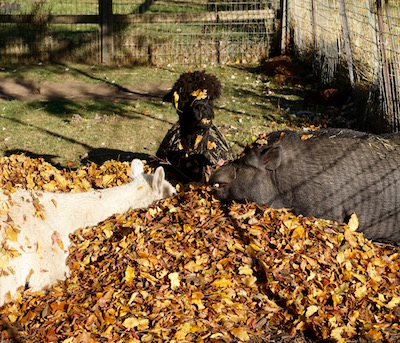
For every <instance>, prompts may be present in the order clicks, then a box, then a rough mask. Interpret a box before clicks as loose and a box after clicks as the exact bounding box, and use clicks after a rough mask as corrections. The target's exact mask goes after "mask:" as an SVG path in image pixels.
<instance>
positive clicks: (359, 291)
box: [354, 285, 368, 299]
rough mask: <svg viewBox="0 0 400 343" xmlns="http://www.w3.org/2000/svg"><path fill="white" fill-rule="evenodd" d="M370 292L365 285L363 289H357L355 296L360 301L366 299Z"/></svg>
mask: <svg viewBox="0 0 400 343" xmlns="http://www.w3.org/2000/svg"><path fill="white" fill-rule="evenodd" d="M367 293H368V291H367V286H366V285H363V286H361V287H358V288H356V291H355V293H354V294H355V296H356V298H358V299H360V298H364V297H365V296H366V295H367Z"/></svg>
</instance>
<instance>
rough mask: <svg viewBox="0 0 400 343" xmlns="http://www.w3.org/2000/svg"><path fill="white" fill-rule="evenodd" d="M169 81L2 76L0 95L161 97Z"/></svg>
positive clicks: (32, 98)
mask: <svg viewBox="0 0 400 343" xmlns="http://www.w3.org/2000/svg"><path fill="white" fill-rule="evenodd" d="M169 87H170V85H160V84H159V83H158V84H152V83H144V84H140V85H129V86H121V85H117V84H113V83H111V82H105V83H104V84H95V83H87V82H81V81H77V80H64V81H63V82H62V83H54V82H47V81H43V82H38V81H36V80H32V79H25V78H16V79H15V78H3V79H1V82H0V99H5V100H22V101H48V100H56V99H68V100H71V99H95V100H102V101H110V102H115V101H126V100H128V101H129V100H139V99H141V100H146V99H147V100H150V99H162V97H163V95H164V94H165V93H167V91H168V90H169Z"/></svg>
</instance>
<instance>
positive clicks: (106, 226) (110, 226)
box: [102, 222, 113, 239]
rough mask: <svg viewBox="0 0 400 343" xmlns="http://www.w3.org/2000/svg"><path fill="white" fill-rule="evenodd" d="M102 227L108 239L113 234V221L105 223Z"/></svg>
mask: <svg viewBox="0 0 400 343" xmlns="http://www.w3.org/2000/svg"><path fill="white" fill-rule="evenodd" d="M102 229H103V232H104V235H105V236H106V238H107V239H108V238H110V237H111V236H112V235H113V224H112V223H111V222H107V223H106V224H104V225H103V227H102Z"/></svg>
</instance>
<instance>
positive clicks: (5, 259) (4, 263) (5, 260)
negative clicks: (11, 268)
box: [0, 255, 10, 270]
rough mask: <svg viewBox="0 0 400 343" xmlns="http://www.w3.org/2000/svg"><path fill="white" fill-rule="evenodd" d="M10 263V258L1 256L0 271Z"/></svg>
mask: <svg viewBox="0 0 400 343" xmlns="http://www.w3.org/2000/svg"><path fill="white" fill-rule="evenodd" d="M9 263H10V258H9V257H8V256H7V255H3V256H1V257H0V270H1V269H4V268H6V267H7V266H8V264H9Z"/></svg>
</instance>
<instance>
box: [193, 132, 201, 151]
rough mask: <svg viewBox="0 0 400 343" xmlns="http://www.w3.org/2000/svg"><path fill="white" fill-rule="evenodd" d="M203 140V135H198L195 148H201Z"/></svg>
mask: <svg viewBox="0 0 400 343" xmlns="http://www.w3.org/2000/svg"><path fill="white" fill-rule="evenodd" d="M202 139H203V136H202V135H197V137H196V141H195V142H194V148H195V149H197V147H198V146H199V144H200V142H201V140H202Z"/></svg>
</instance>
